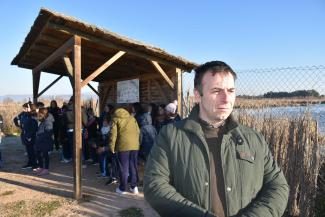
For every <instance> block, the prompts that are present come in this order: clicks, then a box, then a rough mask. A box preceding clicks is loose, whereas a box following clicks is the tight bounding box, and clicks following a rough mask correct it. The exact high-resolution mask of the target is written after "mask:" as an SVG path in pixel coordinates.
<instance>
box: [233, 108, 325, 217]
mask: <svg viewBox="0 0 325 217" xmlns="http://www.w3.org/2000/svg"><path fill="white" fill-rule="evenodd" d="M235 115H236V117H237V119H238V121H239V122H240V123H242V124H243V125H246V126H249V127H252V128H254V129H256V130H257V131H259V132H261V133H262V134H263V135H264V136H265V139H266V141H267V142H268V144H269V147H270V150H271V151H272V153H273V155H274V157H275V159H276V160H277V163H278V164H279V165H280V167H281V168H282V170H283V172H284V174H285V176H286V178H287V181H288V184H289V186H290V195H289V202H288V207H287V215H288V216H301V217H306V216H314V213H315V198H316V193H317V177H318V174H319V170H320V165H321V162H320V160H321V159H320V144H324V137H321V136H319V135H318V129H317V122H316V121H315V120H313V118H312V117H311V115H310V114H309V113H305V114H302V115H301V116H298V117H289V116H286V115H284V116H282V115H281V116H279V115H277V116H274V115H271V114H267V113H258V112H257V113H254V114H251V113H250V112H248V111H245V110H241V111H239V112H236V113H235Z"/></svg>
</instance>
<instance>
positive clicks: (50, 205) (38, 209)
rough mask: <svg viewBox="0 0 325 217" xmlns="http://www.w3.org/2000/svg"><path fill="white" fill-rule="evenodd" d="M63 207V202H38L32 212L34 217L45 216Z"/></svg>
mask: <svg viewBox="0 0 325 217" xmlns="http://www.w3.org/2000/svg"><path fill="white" fill-rule="evenodd" d="M60 206H62V204H61V202H60V201H58V200H53V201H48V202H38V203H37V204H35V206H33V208H32V210H31V212H32V216H45V215H51V214H52V212H53V211H54V210H56V209H58V208H59V207H60Z"/></svg>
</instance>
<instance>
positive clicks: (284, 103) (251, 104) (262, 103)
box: [235, 97, 325, 108]
mask: <svg viewBox="0 0 325 217" xmlns="http://www.w3.org/2000/svg"><path fill="white" fill-rule="evenodd" d="M318 104H325V97H321V98H314V97H308V98H262V99H261V98H259V99H256V98H255V99H249V98H242V97H237V99H236V103H235V108H264V107H289V106H308V105H318Z"/></svg>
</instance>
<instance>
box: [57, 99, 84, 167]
mask: <svg viewBox="0 0 325 217" xmlns="http://www.w3.org/2000/svg"><path fill="white" fill-rule="evenodd" d="M73 106H74V102H73V97H71V98H70V100H69V103H68V105H67V107H66V110H65V112H64V113H63V127H64V128H65V129H66V131H67V134H66V135H67V137H68V141H67V143H65V144H64V146H63V160H62V161H63V162H64V163H69V162H71V161H72V152H73V133H74V132H73V131H74V124H75V123H74V112H73ZM87 122H88V118H87V113H86V111H85V109H84V108H83V107H81V123H82V137H83V139H82V148H83V150H84V143H85V141H84V129H85V126H86V125H87ZM83 159H85V156H83Z"/></svg>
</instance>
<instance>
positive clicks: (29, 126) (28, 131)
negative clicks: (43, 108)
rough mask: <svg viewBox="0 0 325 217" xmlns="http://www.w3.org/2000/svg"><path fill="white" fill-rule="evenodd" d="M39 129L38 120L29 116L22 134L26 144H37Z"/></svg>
mask: <svg viewBox="0 0 325 217" xmlns="http://www.w3.org/2000/svg"><path fill="white" fill-rule="evenodd" d="M37 129H38V123H37V120H36V118H34V117H32V116H31V115H27V116H26V119H25V123H24V129H23V133H22V139H23V140H24V143H25V144H28V145H31V144H35V140H36V132H37Z"/></svg>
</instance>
